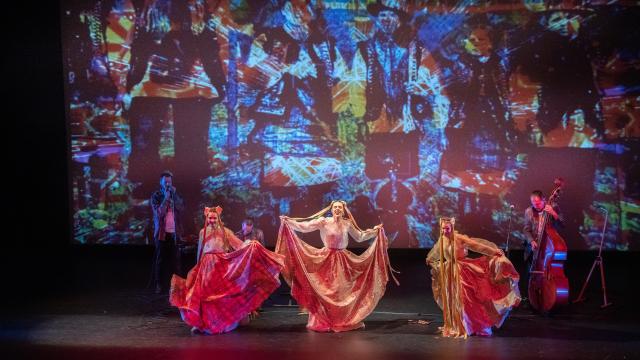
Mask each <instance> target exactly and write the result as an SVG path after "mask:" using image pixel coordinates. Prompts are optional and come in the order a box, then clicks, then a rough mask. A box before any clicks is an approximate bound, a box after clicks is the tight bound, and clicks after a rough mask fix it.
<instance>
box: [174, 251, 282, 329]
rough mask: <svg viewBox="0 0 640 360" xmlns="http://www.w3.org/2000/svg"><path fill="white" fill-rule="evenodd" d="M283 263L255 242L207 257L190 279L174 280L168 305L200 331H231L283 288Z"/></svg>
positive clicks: (277, 256)
mask: <svg viewBox="0 0 640 360" xmlns="http://www.w3.org/2000/svg"><path fill="white" fill-rule="evenodd" d="M282 263H283V260H282V257H281V256H279V255H277V254H275V253H273V252H271V251H269V250H267V249H265V248H264V247H263V246H262V245H260V243H258V242H256V241H252V242H250V243H249V245H247V246H245V247H243V248H241V249H239V250H236V251H234V252H231V253H205V254H204V255H202V258H201V259H200V261H199V262H198V264H196V266H195V267H194V268H193V269H191V271H189V274H188V275H187V279H183V278H181V277H179V276H177V275H174V276H173V278H172V279H171V293H170V298H169V301H170V302H171V304H172V305H173V306H176V307H178V308H179V309H180V315H181V316H182V320H183V321H184V322H186V323H187V324H189V325H191V326H193V327H196V328H197V329H199V330H200V331H203V332H205V333H210V334H219V333H223V332H227V331H231V330H233V329H234V328H235V327H236V326H237V324H238V322H239V321H240V320H242V319H243V318H245V317H246V316H247V315H248V314H249V313H251V312H252V311H254V310H256V309H258V308H259V307H260V304H262V302H264V300H266V299H267V298H268V297H269V295H270V294H271V293H272V292H274V291H275V290H276V289H277V288H278V287H279V286H280V280H279V278H278V277H279V273H280V271H281V269H282Z"/></svg>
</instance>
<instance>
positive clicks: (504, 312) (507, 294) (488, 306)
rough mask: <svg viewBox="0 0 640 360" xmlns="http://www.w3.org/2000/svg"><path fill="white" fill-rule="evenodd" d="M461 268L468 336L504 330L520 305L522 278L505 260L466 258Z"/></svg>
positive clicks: (464, 319) (487, 257) (482, 257)
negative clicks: (520, 280)
mask: <svg viewBox="0 0 640 360" xmlns="http://www.w3.org/2000/svg"><path fill="white" fill-rule="evenodd" d="M457 265H458V269H459V271H460V282H461V287H460V297H461V300H462V317H463V319H462V323H463V324H464V328H465V330H466V333H467V334H468V335H491V333H492V330H491V328H492V327H494V326H495V327H500V326H501V325H502V323H503V322H504V320H505V319H506V318H507V316H508V315H509V312H510V310H511V308H513V307H514V306H518V304H519V303H520V292H519V291H518V280H519V279H520V275H519V274H518V272H517V271H516V269H515V268H514V267H513V265H512V264H511V262H510V261H509V260H508V259H507V258H506V257H504V256H502V257H489V256H481V257H479V258H475V259H471V258H463V259H458V261H457ZM435 292H436V291H435V289H434V293H435ZM438 292H439V291H438Z"/></svg>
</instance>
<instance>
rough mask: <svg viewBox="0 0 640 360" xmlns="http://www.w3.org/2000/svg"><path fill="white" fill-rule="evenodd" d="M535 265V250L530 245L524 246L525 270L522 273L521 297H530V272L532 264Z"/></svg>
mask: <svg viewBox="0 0 640 360" xmlns="http://www.w3.org/2000/svg"><path fill="white" fill-rule="evenodd" d="M532 263H533V250H532V249H531V245H530V244H525V245H524V269H522V272H521V273H520V284H519V285H520V295H521V296H522V297H523V298H528V297H529V278H530V275H531V274H529V270H530V269H531V264H532Z"/></svg>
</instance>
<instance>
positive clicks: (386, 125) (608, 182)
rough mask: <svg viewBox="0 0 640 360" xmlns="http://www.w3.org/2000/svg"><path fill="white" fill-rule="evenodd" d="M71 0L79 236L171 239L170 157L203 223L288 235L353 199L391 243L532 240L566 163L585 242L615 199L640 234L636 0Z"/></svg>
mask: <svg viewBox="0 0 640 360" xmlns="http://www.w3.org/2000/svg"><path fill="white" fill-rule="evenodd" d="M62 6H63V11H62V27H63V54H64V63H65V76H66V94H65V96H66V101H67V104H66V105H67V110H68V111H67V121H68V129H69V132H70V134H71V136H70V139H71V144H70V149H71V153H70V156H71V158H70V162H71V167H70V168H71V171H72V174H71V178H72V185H71V186H72V192H73V220H74V241H75V242H77V243H82V244H112V243H114V244H115V243H118V244H119V243H124V244H146V243H150V242H152V238H153V237H152V235H153V234H152V232H153V222H152V219H153V217H152V215H151V210H150V198H151V194H152V193H153V192H154V191H156V190H158V188H159V181H160V174H161V173H162V172H163V171H165V170H170V171H171V172H172V173H173V175H174V177H173V183H174V185H175V186H176V189H177V191H178V192H179V194H180V196H181V198H182V199H183V201H184V209H183V211H182V214H181V218H182V219H183V223H182V224H181V225H182V231H183V232H184V238H185V239H189V238H190V237H193V236H195V235H196V234H197V229H198V228H199V227H201V226H202V221H203V219H202V216H201V210H200V209H202V207H203V206H204V205H207V206H210V205H221V206H223V207H224V208H225V216H224V217H223V218H224V219H223V220H226V221H229V223H228V226H229V227H231V228H237V229H239V228H240V221H242V219H244V218H246V217H251V218H252V219H253V220H254V223H255V224H256V227H260V228H262V229H263V230H264V233H265V240H266V242H267V244H268V245H274V244H275V234H276V231H277V229H278V226H279V216H280V215H286V216H292V217H296V216H299V217H305V216H308V215H310V214H312V213H314V212H315V211H316V210H317V209H318V208H323V207H325V206H326V204H329V203H330V202H331V201H332V200H337V199H341V200H345V201H346V202H347V203H348V204H349V207H350V208H351V209H352V211H353V213H354V216H357V218H358V219H359V221H360V222H361V226H365V227H372V226H374V225H376V224H378V223H383V224H384V226H385V230H386V232H387V234H388V236H389V239H390V241H391V246H392V247H401V248H426V247H431V246H432V245H433V243H434V240H436V239H437V237H438V236H437V235H438V234H437V231H438V229H437V224H438V218H439V217H441V216H447V217H456V218H462V221H461V223H462V224H465V227H466V229H464V231H465V232H466V233H469V234H474V236H478V237H485V238H488V239H492V241H494V242H496V243H499V244H500V243H503V242H504V241H505V239H506V237H507V233H509V232H511V231H515V232H514V235H515V240H513V237H512V241H513V242H512V244H511V246H515V247H518V246H520V245H521V242H522V239H523V238H524V234H522V232H521V231H520V229H521V228H522V221H523V220H522V214H523V212H524V208H525V207H526V206H528V198H529V193H530V192H531V191H532V190H534V189H541V190H544V191H548V190H550V189H551V188H552V186H551V185H552V184H551V182H552V180H553V178H554V177H555V176H562V177H564V178H565V179H567V182H568V184H569V186H568V187H569V190H567V194H566V196H564V197H563V198H562V201H566V203H561V204H560V206H562V207H563V209H564V212H565V213H566V214H565V216H567V218H570V219H572V220H571V221H569V222H568V223H567V224H565V227H566V230H565V231H566V238H567V242H568V244H569V247H570V248H572V249H589V248H594V247H597V246H598V245H599V242H600V236H601V234H600V232H601V229H602V225H603V221H604V215H605V214H608V218H607V221H608V225H607V233H606V234H605V235H606V236H605V246H606V248H608V249H617V250H627V249H634V248H636V249H637V248H638V247H639V246H640V242H639V237H640V225H639V218H640V217H639V213H640V210H639V209H640V188H639V185H638V181H637V177H638V175H637V174H639V173H640V171H638V169H637V167H638V165H637V164H638V163H639V162H638V160H639V159H638V156H639V155H638V153H639V152H638V150H639V145H638V144H639V142H640V125H638V124H639V123H638V121H640V118H639V117H640V45H639V44H640V34H639V33H638V30H637V26H636V20H635V19H637V18H638V17H637V16H638V15H640V13H639V10H640V7H638V6H637V5H636V4H634V3H633V2H617V3H616V4H613V5H612V4H608V3H605V2H597V1H591V2H583V1H576V2H566V1H563V2H542V1H535V2H534V1H511V2H510V1H495V2H491V1H489V2H487V1H483V2H474V1H444V2H438V1H433V2H432V1H398V0H395V1H391V0H390V1H386V0H370V1H366V0H352V1H348V0H330V1H312V0H293V1H292V0H286V1H285V0H269V1H248V0H239V1H231V0H149V1H141V0H93V1H64V2H63V4H62ZM571 187H573V189H571ZM513 204H515V205H516V206H515V210H514V209H513V207H514V206H512V205H513ZM604 210H606V211H604ZM510 219H511V220H510ZM235 222H237V223H235ZM509 224H511V225H509Z"/></svg>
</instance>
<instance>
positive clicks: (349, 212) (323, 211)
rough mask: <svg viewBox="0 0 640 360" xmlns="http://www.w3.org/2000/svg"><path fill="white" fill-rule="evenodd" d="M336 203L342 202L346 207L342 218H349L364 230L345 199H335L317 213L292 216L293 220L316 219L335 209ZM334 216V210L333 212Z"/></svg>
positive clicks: (353, 223) (355, 225) (358, 228)
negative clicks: (303, 216) (300, 216)
mask: <svg viewBox="0 0 640 360" xmlns="http://www.w3.org/2000/svg"><path fill="white" fill-rule="evenodd" d="M335 203H340V204H342V207H343V208H344V215H342V218H343V219H345V220H348V221H349V222H350V223H351V224H352V225H353V227H354V228H356V229H357V230H358V231H362V229H361V228H360V226H358V223H357V222H356V219H355V218H354V217H353V215H352V214H351V211H349V208H348V207H347V203H346V202H345V201H344V200H333V201H332V202H331V204H329V206H327V207H325V208H323V209H322V210H320V211H318V212H317V213H315V214H313V215H311V216H309V217H306V218H290V219H291V220H294V221H308V220H314V219H317V218H319V217H323V216H324V214H326V213H327V212H329V211H330V210H332V209H333V204H335ZM332 216H334V215H333V212H332Z"/></svg>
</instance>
